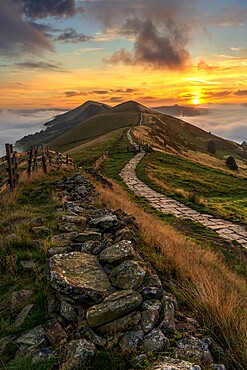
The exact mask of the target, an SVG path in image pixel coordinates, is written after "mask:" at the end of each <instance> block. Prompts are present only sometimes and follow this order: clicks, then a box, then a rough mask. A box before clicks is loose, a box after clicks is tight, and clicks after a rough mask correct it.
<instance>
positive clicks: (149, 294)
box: [140, 286, 164, 300]
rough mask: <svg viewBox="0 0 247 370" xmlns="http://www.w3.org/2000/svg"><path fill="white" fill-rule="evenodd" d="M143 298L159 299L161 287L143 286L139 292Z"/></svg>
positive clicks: (161, 291)
mask: <svg viewBox="0 0 247 370" xmlns="http://www.w3.org/2000/svg"><path fill="white" fill-rule="evenodd" d="M140 293H141V295H142V296H143V298H144V299H158V300H161V299H162V297H163V295H164V290H163V288H159V287H151V286H150V287H144V288H143V289H142V291H141V292H140Z"/></svg>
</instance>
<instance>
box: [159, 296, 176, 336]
mask: <svg viewBox="0 0 247 370" xmlns="http://www.w3.org/2000/svg"><path fill="white" fill-rule="evenodd" d="M173 301H174V300H173V299H172V297H170V296H164V297H163V299H162V304H163V307H164V319H163V321H162V323H161V324H160V329H161V330H162V332H163V333H164V334H166V333H170V334H172V333H174V332H175V330H176V323H175V316H174V314H175V313H174V312H175V308H174V303H173Z"/></svg>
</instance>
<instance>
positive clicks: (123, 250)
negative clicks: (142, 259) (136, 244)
mask: <svg viewBox="0 0 247 370" xmlns="http://www.w3.org/2000/svg"><path fill="white" fill-rule="evenodd" d="M135 255H136V253H135V251H134V248H133V246H132V243H131V241H130V240H122V241H121V242H119V243H116V244H114V245H112V246H110V247H108V248H106V249H104V250H103V251H102V252H101V253H100V255H99V259H100V261H102V262H105V263H114V262H119V263H120V262H122V261H125V260H129V259H132V258H134V257H135Z"/></svg>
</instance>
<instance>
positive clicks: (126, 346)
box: [119, 330, 144, 352]
mask: <svg viewBox="0 0 247 370" xmlns="http://www.w3.org/2000/svg"><path fill="white" fill-rule="evenodd" d="M143 338H144V333H143V331H142V330H130V331H127V333H125V334H124V336H123V337H122V339H121V340H120V342H119V346H120V348H121V350H122V351H123V352H124V351H130V350H133V349H136V348H137V347H138V346H140V345H141V344H142V342H143Z"/></svg>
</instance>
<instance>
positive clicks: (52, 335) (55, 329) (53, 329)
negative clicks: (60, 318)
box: [45, 321, 67, 344]
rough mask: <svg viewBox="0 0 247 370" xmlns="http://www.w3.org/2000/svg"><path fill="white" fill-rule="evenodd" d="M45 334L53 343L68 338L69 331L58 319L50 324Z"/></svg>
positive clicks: (58, 342) (61, 341)
mask: <svg viewBox="0 0 247 370" xmlns="http://www.w3.org/2000/svg"><path fill="white" fill-rule="evenodd" d="M45 335H46V337H47V339H48V340H49V341H50V343H51V344H60V343H63V342H65V341H66V339H67V333H66V332H65V330H64V329H63V327H62V326H61V325H60V324H59V323H58V322H57V321H55V322H54V323H53V324H51V325H49V328H47V330H46V332H45Z"/></svg>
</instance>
